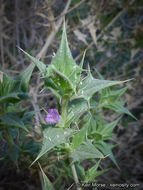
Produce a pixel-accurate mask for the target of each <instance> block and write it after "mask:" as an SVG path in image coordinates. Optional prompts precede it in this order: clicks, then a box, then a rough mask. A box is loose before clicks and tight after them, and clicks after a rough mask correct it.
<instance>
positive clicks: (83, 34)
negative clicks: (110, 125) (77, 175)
mask: <svg viewBox="0 0 143 190" xmlns="http://www.w3.org/2000/svg"><path fill="white" fill-rule="evenodd" d="M64 17H65V20H66V24H67V35H68V40H69V44H70V48H71V50H72V54H73V57H74V59H75V60H76V61H77V63H79V62H80V60H81V56H82V55H83V52H84V50H85V49H87V53H86V57H85V62H84V68H87V67H88V65H89V66H90V68H91V70H92V74H93V75H94V76H95V77H98V76H97V72H96V69H97V70H98V71H99V72H100V73H101V74H102V75H103V77H104V78H105V79H109V80H126V79H132V78H134V80H132V81H130V82H128V83H127V86H128V90H127V92H126V94H125V99H126V100H127V105H126V106H127V108H128V109H129V110H130V111H131V112H132V113H133V114H134V115H135V117H136V118H137V120H134V119H132V118H131V117H129V116H127V115H125V116H124V117H123V118H122V122H120V124H118V126H117V128H116V130H115V132H116V134H117V135H116V136H115V139H116V142H117V144H118V146H117V147H116V148H115V150H114V153H115V158H116V161H117V163H118V164H119V167H120V170H118V169H117V168H115V167H114V166H113V165H112V163H111V161H110V160H108V159H105V161H103V163H102V165H103V167H105V168H106V166H108V167H113V168H112V169H110V170H109V172H107V173H105V174H103V175H102V176H101V177H99V182H100V183H134V184H140V188H139V189H143V182H142V181H143V171H142V168H143V162H142V161H143V128H142V126H143V119H142V117H143V96H142V94H143V79H142V74H143V1H142V0H110V1H108V0H43V1H40V0H23V1H22V0H0V69H1V71H4V72H6V73H7V74H9V75H12V76H15V75H17V74H19V73H21V72H22V71H23V70H25V68H27V66H28V65H29V60H28V59H27V58H26V57H25V55H24V54H23V53H21V52H20V50H19V49H18V48H17V46H18V47H21V48H22V49H24V50H25V51H27V52H28V53H29V54H31V55H32V56H35V57H37V58H40V59H41V60H42V61H43V62H44V63H45V64H46V65H48V64H50V62H51V59H52V56H54V54H55V52H56V51H57V48H58V47H59V42H60V39H61V32H62V28H61V25H62V22H63V20H64ZM42 87H43V82H42V80H41V78H40V74H39V72H38V71H37V70H36V69H35V70H34V73H33V75H32V80H31V82H30V87H29V94H30V97H31V100H27V101H26V102H24V105H21V107H22V106H26V107H28V109H29V110H34V111H35V112H36V115H35V118H33V126H30V127H31V128H30V129H31V130H30V132H29V133H28V134H27V135H26V138H25V139H22V138H24V137H20V139H18V141H19V142H21V147H20V151H18V150H14V151H13V152H12V155H13V156H10V159H7V161H6V160H5V159H3V155H2V151H3V149H5V150H6V149H7V144H6V143H4V141H3V140H0V190H16V189H21V190H22V189H27V190H28V189H29V190H32V189H34V190H36V189H37V190H39V189H41V185H40V180H39V179H40V178H39V176H38V175H39V174H38V172H37V171H38V170H37V168H36V166H35V167H34V166H33V167H31V168H30V169H29V168H28V167H29V165H30V164H31V160H34V158H35V155H37V152H38V150H39V144H38V141H39V139H40V130H39V128H38V126H39V124H40V122H43V121H44V117H45V115H44V112H43V110H41V107H44V108H45V109H48V108H53V107H55V105H56V100H55V99H54V97H53V95H52V94H51V93H50V92H48V91H42V92H40V91H41V89H42ZM106 117H107V120H109V121H113V120H114V119H115V117H116V116H115V115H114V114H112V116H110V117H109V116H108V113H107V115H106ZM22 133H24V132H22ZM32 139H34V140H35V141H33V140H32ZM23 140H24V141H26V142H25V143H22V141H23ZM36 142H37V143H36ZM25 150H26V151H25ZM27 152H28V153H29V154H28V153H27ZM53 159H54V158H53ZM12 161H14V164H13V162H12ZM52 161H53V160H52ZM52 161H51V162H52ZM61 162H62V161H61ZM50 164H51V163H50ZM54 164H55V163H54ZM61 164H62V163H61ZM85 164H87V167H88V163H85ZM51 165H52V164H51ZM57 166H58V167H59V168H60V163H58V164H57ZM53 167H54V166H53ZM65 168H66V166H65ZM53 170H54V169H53V168H52V167H51V168H46V169H45V171H46V172H47V173H46V174H47V175H48V177H49V178H50V179H51V180H52V181H54V177H53V176H52V172H55V173H56V172H57V171H53ZM68 172H69V171H68V169H67V174H68ZM62 173H63V170H61V176H62ZM63 175H64V174H63ZM69 175H70V174H69ZM58 180H60V178H59V179H58ZM65 180H67V179H65ZM57 184H58V182H57ZM70 184H71V182H69V185H70ZM61 189H62V188H61ZM71 189H72V188H71Z"/></svg>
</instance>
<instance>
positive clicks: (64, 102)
mask: <svg viewBox="0 0 143 190" xmlns="http://www.w3.org/2000/svg"><path fill="white" fill-rule="evenodd" d="M66 107H67V100H66V99H63V102H62V118H63V120H64V127H65V122H66V116H67V109H66ZM68 146H69V145H68ZM69 160H70V166H71V169H72V174H73V178H74V181H75V183H76V185H77V184H79V180H78V176H77V173H76V169H75V165H74V163H73V162H72V159H71V158H69ZM77 190H82V189H81V188H80V187H78V186H77Z"/></svg>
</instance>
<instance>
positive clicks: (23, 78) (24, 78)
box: [16, 64, 35, 92]
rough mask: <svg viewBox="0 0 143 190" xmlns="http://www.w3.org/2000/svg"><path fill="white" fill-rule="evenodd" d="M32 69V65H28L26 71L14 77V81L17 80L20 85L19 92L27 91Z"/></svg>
mask: <svg viewBox="0 0 143 190" xmlns="http://www.w3.org/2000/svg"><path fill="white" fill-rule="evenodd" d="M34 67H35V65H34V64H31V65H29V67H27V69H26V70H25V71H24V72H23V73H21V74H20V75H18V76H17V77H16V80H19V81H20V83H21V90H22V91H23V92H27V91H28V85H29V80H30V78H31V75H32V72H33V69H34Z"/></svg>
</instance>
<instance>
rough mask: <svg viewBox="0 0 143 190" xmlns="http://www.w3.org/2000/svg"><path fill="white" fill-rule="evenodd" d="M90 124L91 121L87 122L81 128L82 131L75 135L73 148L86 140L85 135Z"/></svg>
mask: <svg viewBox="0 0 143 190" xmlns="http://www.w3.org/2000/svg"><path fill="white" fill-rule="evenodd" d="M88 125H89V122H87V123H86V124H85V125H84V126H83V127H82V128H81V129H80V131H79V132H78V133H77V134H75V135H74V137H73V140H72V146H71V148H77V147H78V146H79V145H81V144H82V143H83V142H84V140H85V137H86V136H87V130H88Z"/></svg>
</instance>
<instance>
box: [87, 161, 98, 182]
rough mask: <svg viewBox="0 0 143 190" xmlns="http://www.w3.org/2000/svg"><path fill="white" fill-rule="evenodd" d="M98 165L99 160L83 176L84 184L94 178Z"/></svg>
mask: <svg viewBox="0 0 143 190" xmlns="http://www.w3.org/2000/svg"><path fill="white" fill-rule="evenodd" d="M99 164H100V160H99V161H98V162H97V163H96V164H95V165H94V166H93V167H91V168H89V169H88V171H87V172H86V176H85V180H84V181H85V182H90V181H93V180H94V178H95V177H96V171H97V169H98V167H99Z"/></svg>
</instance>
